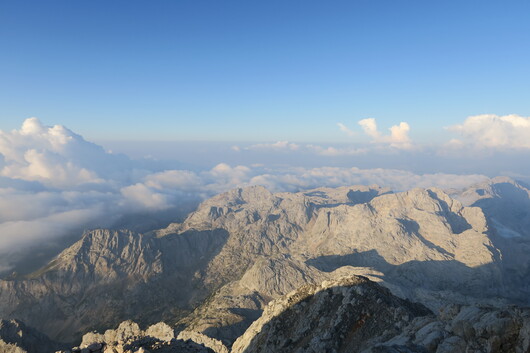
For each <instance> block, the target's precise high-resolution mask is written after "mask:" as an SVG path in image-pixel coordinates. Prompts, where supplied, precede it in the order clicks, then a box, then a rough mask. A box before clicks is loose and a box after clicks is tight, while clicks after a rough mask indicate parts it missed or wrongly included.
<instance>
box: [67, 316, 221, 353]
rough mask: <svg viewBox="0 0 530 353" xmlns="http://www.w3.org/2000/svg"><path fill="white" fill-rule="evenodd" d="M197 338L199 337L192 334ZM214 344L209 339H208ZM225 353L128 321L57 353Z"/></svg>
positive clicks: (161, 328)
mask: <svg viewBox="0 0 530 353" xmlns="http://www.w3.org/2000/svg"><path fill="white" fill-rule="evenodd" d="M194 337H195V338H200V334H196V335H194ZM210 340H211V341H214V340H213V339H210ZM125 352H137V353H146V352H160V353H169V352H172V353H227V352H217V351H213V350H211V349H210V348H208V347H207V346H205V345H204V344H202V343H198V342H195V341H193V340H191V339H190V338H185V339H181V338H179V339H175V332H174V330H173V329H172V328H171V327H169V326H168V325H167V324H165V323H163V322H159V323H157V324H155V325H151V326H149V327H148V328H147V329H146V330H145V331H143V330H141V329H140V326H139V325H138V324H137V323H136V322H134V321H131V320H127V321H124V322H122V323H121V324H120V325H119V326H118V328H116V329H115V330H107V331H105V333H104V334H103V333H97V332H90V333H87V334H85V335H84V336H83V340H82V343H81V345H80V346H79V347H73V348H72V349H69V350H64V351H60V352H59V353H125Z"/></svg>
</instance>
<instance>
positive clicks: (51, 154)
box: [0, 118, 485, 269]
mask: <svg viewBox="0 0 530 353" xmlns="http://www.w3.org/2000/svg"><path fill="white" fill-rule="evenodd" d="M365 126H367V129H368V130H367V131H369V132H370V133H371V134H373V136H376V137H377V138H376V139H377V140H380V139H383V140H385V141H387V142H388V141H392V143H401V144H405V143H406V142H407V141H408V139H407V138H406V132H407V131H408V130H406V131H405V129H403V128H399V127H398V128H397V130H396V131H394V130H392V134H391V136H390V137H388V138H385V137H384V136H380V135H379V133H378V132H377V127H376V126H375V121H373V124H372V123H370V122H369V121H368V122H367V123H365ZM254 148H256V149H260V148H262V149H263V148H265V149H277V150H285V151H294V150H299V149H302V148H303V149H304V151H305V152H307V151H308V150H311V151H313V152H314V153H317V154H321V155H328V156H333V155H356V154H363V153H365V152H366V150H364V149H356V148H349V147H321V146H314V145H306V146H299V145H296V144H293V143H289V142H286V141H280V142H276V143H273V144H268V145H267V144H261V145H254ZM299 152H300V151H299ZM484 178H485V177H484V176H481V175H464V176H460V175H450V174H424V175H417V174H414V173H411V172H406V171H401V170H389V169H358V168H330V167H322V168H294V167H287V166H284V167H274V168H271V167H268V166H267V165H263V164H251V163H249V164H248V165H237V164H232V165H230V164H227V163H219V164H217V165H215V166H214V167H213V168H211V169H206V170H202V171H191V170H175V169H169V170H164V169H160V167H159V166H158V165H156V163H151V164H149V163H143V162H141V161H140V162H138V161H133V160H131V159H129V158H128V157H126V156H123V155H115V154H112V153H109V152H106V151H105V150H104V149H103V148H102V147H100V146H98V145H96V144H93V143H91V142H88V141H86V140H84V139H83V137H81V136H79V135H77V134H75V133H74V132H72V131H70V130H68V129H67V128H65V127H63V126H60V125H55V126H51V127H50V126H45V125H43V124H42V123H41V122H40V121H39V120H38V119H35V118H31V119H28V120H26V121H25V122H24V123H23V125H22V127H21V128H20V129H19V130H13V131H11V132H3V131H1V130H0V269H6V268H8V267H9V265H10V264H9V263H7V262H6V261H5V260H4V259H5V258H7V257H6V256H4V254H10V253H12V252H13V251H15V250H16V249H20V248H24V247H26V246H29V245H32V246H35V245H36V246H41V245H42V246H44V245H45V244H47V243H48V242H52V241H54V240H55V239H58V238H60V237H63V236H65V235H67V234H80V231H81V230H82V229H84V228H94V227H108V226H113V225H115V224H116V222H119V221H120V220H121V219H123V218H124V217H129V216H131V215H138V214H144V215H145V214H150V215H158V214H159V213H164V212H169V211H171V210H173V209H177V208H178V207H181V206H182V205H186V204H188V205H189V204H193V205H196V204H197V203H198V202H200V201H201V200H204V199H206V198H208V197H211V196H213V195H215V194H217V193H220V192H223V191H227V190H229V189H231V188H234V187H239V186H247V185H256V184H261V185H265V186H267V187H269V188H270V189H271V190H272V191H297V190H303V189H307V188H315V187H320V186H330V187H333V186H342V185H352V184H374V183H375V184H380V185H381V186H388V187H391V188H393V189H395V190H405V189H408V188H410V187H414V186H425V187H427V186H439V187H461V186H464V185H468V184H472V183H475V182H477V181H481V180H483V179H484Z"/></svg>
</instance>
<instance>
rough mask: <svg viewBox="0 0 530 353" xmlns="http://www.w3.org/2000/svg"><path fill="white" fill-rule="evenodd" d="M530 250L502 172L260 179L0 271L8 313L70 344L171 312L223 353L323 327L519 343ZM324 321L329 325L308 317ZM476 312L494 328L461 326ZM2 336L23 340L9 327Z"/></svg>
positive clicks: (514, 192)
mask: <svg viewBox="0 0 530 353" xmlns="http://www.w3.org/2000/svg"><path fill="white" fill-rule="evenodd" d="M529 250H530V189H529V188H528V187H527V186H526V185H524V184H522V183H519V182H516V181H514V180H512V179H509V178H505V177H500V178H494V179H491V180H489V181H487V182H484V183H481V184H478V185H473V186H471V187H469V188H466V189H464V190H441V189H436V188H429V189H420V188H417V189H412V190H408V191H405V192H397V193H394V192H392V191H391V190H389V189H386V188H381V187H378V186H375V185H372V186H352V187H340V188H335V189H332V188H319V189H314V190H305V191H300V192H295V193H289V192H283V193H271V192H269V191H268V190H267V189H265V188H264V187H261V186H250V187H245V188H238V189H234V190H231V191H228V192H226V193H223V194H220V195H217V196H215V197H213V198H211V199H208V200H206V201H204V202H203V203H202V204H201V205H200V206H199V207H198V208H197V209H196V210H195V211H194V212H192V213H190V214H189V215H188V217H187V218H186V219H185V220H184V221H182V222H179V223H172V224H169V225H168V226H167V227H166V228H163V229H157V230H152V231H149V232H145V233H139V232H135V231H132V230H125V229H121V230H111V229H95V230H90V231H86V232H85V233H84V234H83V235H82V236H81V238H80V239H79V240H78V241H77V242H75V243H74V244H73V245H72V246H70V247H68V248H66V249H65V250H63V251H62V252H61V253H60V254H58V255H57V256H56V257H54V258H53V259H52V260H51V261H50V262H49V263H48V264H47V265H46V266H44V267H43V268H41V269H39V270H38V271H36V272H33V273H29V274H26V275H19V276H16V277H10V278H6V279H4V280H1V281H0V317H2V318H4V319H10V320H15V319H16V320H20V321H22V322H24V323H25V324H26V325H28V326H31V327H33V328H35V329H36V330H38V331H40V332H42V333H44V334H46V335H47V336H48V337H50V339H51V340H50V342H63V343H65V344H70V345H71V346H73V345H75V344H78V343H79V342H80V340H81V337H82V336H83V334H86V333H88V332H93V331H97V332H104V330H108V329H113V328H115V327H118V325H119V324H120V323H121V322H123V321H126V320H133V321H135V322H137V323H138V324H139V325H140V327H148V326H149V325H153V324H156V323H158V322H161V321H163V322H165V323H166V324H168V325H169V326H170V327H172V328H173V329H175V338H177V337H180V338H181V339H184V338H186V339H193V338H195V341H197V340H198V341H201V342H200V343H203V344H206V345H208V346H209V347H210V349H212V350H214V351H216V352H220V351H222V350H223V349H224V350H226V352H228V350H229V349H233V351H234V352H247V353H248V352H281V351H285V352H289V351H294V350H292V349H294V348H293V347H298V348H297V349H300V352H302V351H303V352H306V351H307V352H309V351H311V350H308V349H309V348H307V347H317V346H318V345H317V343H318V342H316V341H315V343H314V344H309V342H310V339H309V338H307V339H306V340H304V339H302V337H327V336H326V335H328V336H329V335H330V336H329V337H330V338H328V339H327V340H326V339H324V340H323V341H319V342H320V343H318V344H320V346H318V347H321V350H313V351H326V350H328V351H330V352H331V351H333V349H335V351H337V352H342V351H348V352H349V351H359V352H360V351H363V350H367V349H375V350H373V352H376V351H378V350H377V349H380V350H379V351H381V352H383V351H385V352H386V351H389V352H390V350H384V349H402V350H396V352H405V351H406V350H405V349H408V350H409V351H417V352H420V351H422V350H424V351H433V352H436V351H437V349H438V350H439V351H440V352H443V349H445V351H447V352H450V351H451V349H454V350H453V351H459V349H460V348H461V347H464V348H462V349H465V348H466V347H468V348H469V347H472V346H473V345H474V346H473V347H475V346H476V347H479V348H480V347H482V348H480V349H486V348H487V349H489V350H490V351H495V350H494V349H501V350H500V351H510V350H506V349H508V348H507V347H508V346H509V347H510V348H509V349H511V350H513V351H514V352H515V351H521V352H523V351H526V350H524V349H528V345H529V344H528V342H527V341H524V339H525V338H524V337H527V336H528V335H530V333H529V332H530V324H529V322H528V320H527V315H528V313H527V312H526V311H525V310H526V309H524V308H525V307H526V306H528V304H529V299H528V298H530V296H529V294H530V258H529V257H528V255H527V254H528V253H529ZM359 288H362V289H359ZM323 292H325V293H327V294H326V295H323V294H320V293H323ZM302 293H304V294H302ZM363 293H364V294H363ZM366 293H372V294H370V295H369V298H368V297H366ZM363 296H364V297H366V298H364V297H363ZM302 297H303V298H302ZM293 298H298V299H296V300H295V299H293ZM301 298H302V299H301ZM308 298H309V299H308ZM321 298H322V299H321ZM345 298H348V299H345ZM304 303H305V304H304ZM326 303H327V304H326ZM341 303H342V304H341ZM381 303H384V305H382V304H381ZM300 305H301V306H302V307H303V308H302V309H300V308H301V307H300ZM359 305H362V307H364V308H367V309H366V310H368V308H369V309H370V310H371V311H370V310H368V311H367V312H363V310H361V309H360V308H361V307H360V306H359ZM297 308H298V309H297ZM510 308H511V309H510ZM514 308H517V309H514ZM324 309H326V310H328V311H329V313H326V312H325V310H324ZM343 311H344V312H347V313H348V314H344V315H345V316H344V317H341V318H340V320H339V319H337V318H336V317H335V319H333V320H335V321H333V320H332V321H329V320H331V319H332V318H333V317H334V316H333V315H338V314H337V313H339V312H343ZM287 312H288V313H289V314H284V313H287ZM447 312H452V314H451V315H449V314H447ZM396 313H399V315H398V314H396ZM443 313H446V314H443ZM330 315H331V316H330ZM363 315H364V316H363ZM366 315H368V316H366ZM444 315H445V316H444ZM459 315H460V317H459ZM466 315H467V316H466ZM473 315H474V316H473ZM477 315H478V316H477ZM484 315H486V316H485V317H486V319H483V318H482V317H483V316H484ZM503 315H504V316H503ZM328 316H329V317H328ZM318 317H322V318H323V320H324V321H325V322H324V321H323V323H322V324H318V325H316V326H314V327H313V326H311V325H309V324H308V323H309V322H313V321H315V320H316V321H318V320H317V319H318ZM363 317H365V318H364V319H363ZM503 317H504V318H508V319H507V320H504V319H502V318H503ZM324 318H326V319H324ZM369 318H378V319H377V320H376V321H375V322H372V321H373V320H372V321H370V319H369ZM457 318H458V320H460V321H458V320H457V321H458V322H465V323H467V324H456V323H455V322H454V320H455V319H457ZM477 318H478V319H477ZM474 319H477V320H479V322H483V324H484V325H485V326H484V327H486V326H487V327H486V328H484V329H483V331H480V327H478V326H477V327H478V328H473V332H471V330H467V331H469V332H467V331H466V330H464V329H461V328H460V327H459V326H458V325H464V326H466V325H472V324H471V322H473V320H474ZM308 320H309V321H308ZM326 320H328V321H326ZM344 320H346V321H344ZM422 320H423V321H422ZM480 320H482V321H480ZM20 321H16V322H17V323H18V322H20ZM6 322H7V321H6ZM508 323H513V325H512V326H513V327H512V326H509V325H508ZM304 325H305V326H304ZM307 325H309V326H307ZM343 325H345V327H347V328H348V330H350V331H348V332H342V331H341V329H340V327H342V326H343ZM429 325H430V326H429ZM455 325H456V326H458V327H456V326H455ZM488 325H490V326H491V325H493V326H495V325H501V326H500V327H501V328H502V331H503V332H511V333H510V335H509V337H508V336H505V335H506V334H505V333H502V334H501V333H496V334H495V335H493V336H495V337H497V339H496V341H495V342H493V341H491V342H490V341H488V339H489V338H488V339H485V341H484V339H483V337H482V336H480V334H479V332H489V331H487V330H490V331H491V330H494V329H493V328H492V327H490V326H488ZM506 325H508V326H506ZM258 326H259V327H260V328H259V329H257V328H256V327H258ZM427 326H429V327H430V328H431V329H430V331H428V330H427V331H428V332H424V334H426V335H427V336H428V335H432V337H431V338H433V337H434V338H436V337H437V338H436V339H434V338H433V339H431V340H428V339H425V340H419V339H416V338H417V337H416V336H418V335H416V334H417V333H418V332H419V331H421V330H422V329H424V328H425V327H427ZM453 326H455V327H456V328H455V327H453ZM278 327H280V328H281V327H283V329H282V330H284V331H285V330H287V331H285V332H289V334H288V335H287V334H285V335H284V336H285V337H284V336H281V335H278V332H279V331H278V330H279V329H278ZM286 327H288V328H289V329H286ZM304 327H305V328H304ZM466 327H467V326H466ZM506 327H511V330H512V331H510V330H508V329H506ZM302 328H304V329H302ZM291 329H292V330H291ZM296 330H298V331H296ZM300 330H302V331H303V332H306V334H305V335H306V336H303V335H302V333H303V332H302V331H300ZM304 330H305V331H304ZM352 330H353V331H352ZM424 330H425V329H424ZM484 330H486V331H484ZM525 330H526V331H525ZM282 332H283V331H282ZM301 332H302V333H301ZM350 332H353V333H351V335H350ZM492 332H493V331H492ZM39 335H40V334H39ZM301 335H302V336H301ZM334 335H338V336H334ZM341 335H342V336H344V337H342V338H340V337H341ZM525 335H526V336H525ZM280 336H281V337H280ZM493 336H491V337H493ZM39 337H40V336H39ZM271 337H276V341H275V340H273V339H272V338H271ZM336 337H339V338H340V339H339V338H336ZM414 337H416V338H414ZM451 337H458V339H457V338H454V339H452V338H451ZM481 337H482V338H481ZM0 338H1V339H3V341H1V342H7V343H6V344H10V345H12V346H13V347H14V346H16V345H17V343H16V342H15V343H13V342H14V341H13V342H10V341H9V340H8V339H7V336H5V337H4V336H2V334H1V330H0ZM451 339H452V341H451ZM481 339H482V341H481ZM52 340H53V341H52ZM289 340H291V341H289ZM392 340H394V341H392ZM448 340H449V341H448ZM85 341H86V342H85ZM295 341H296V342H295ZM83 342H85V343H87V345H88V343H97V342H88V341H87V340H85V339H83ZM211 342H216V343H215V344H212V343H211ZM326 342H328V343H326ZM332 342H334V343H333V344H336V345H338V346H333V344H332ZM354 342H361V343H359V344H357V343H354ZM389 342H390V343H389ZM525 342H526V343H525ZM100 343H101V342H100ZM103 343H104V342H103ZM103 343H102V344H103ZM107 344H109V347H110V343H108V342H107ZM503 345H504V346H503ZM58 346H60V344H58ZM376 346H377V347H380V348H377V349H376V348H374V347H376ZM393 346H395V347H398V348H392V347H393ZM17 347H19V348H20V349H26V351H28V352H31V351H38V350H35V348H24V347H23V346H22V345H21V344H18V346H17ZM31 347H33V346H31ZM42 347H44V344H43V346H42ZM46 347H49V345H48V346H46ZM102 347H103V346H101V347H100V349H103V348H102ZM220 347H221V348H220ZM281 347H283V348H281ZM304 347H306V348H304ZM370 347H371V348H370ZM384 347H387V348H384ZM399 347H401V348H399ZM440 347H441V348H440ZM443 347H445V348H443ZM451 347H453V348H451ZM455 347H456V348H455ZM458 347H460V348H458ZM502 347H504V349H505V350H503V348H502ZM525 347H527V348H525ZM166 348H167V347H166ZM479 348H477V349H479ZM46 349H48V348H46ZM46 349H44V348H42V351H43V352H44V351H46ZM113 349H114V348H113ZM151 349H153V348H151ZM160 349H162V348H160ZM175 349H176V348H175ZM179 349H181V348H179ZM304 349H305V350H304ZM5 351H6V352H7V351H8V350H5ZM479 351H480V350H479ZM0 352H1V349H0Z"/></svg>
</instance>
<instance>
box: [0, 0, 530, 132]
mask: <svg viewBox="0 0 530 353" xmlns="http://www.w3.org/2000/svg"><path fill="white" fill-rule="evenodd" d="M483 113H492V114H499V115H501V114H510V113H514V114H519V115H523V116H529V115H530V2H529V1H491V2H490V1H441V0H439V1H396V0H389V1H377V0H366V1H354V0H350V1H308V0H304V1H288V0H281V1H275V0H267V1H248V0H245V1H218V0H216V1H202V0H188V1H177V0H171V1H169V0H157V1H147V0H145V1H133V0H127V1H109V0H104V1H99V0H97V1H95V0H90V1H88V0H86V1H80V0H76V1H72V0H67V1H58V0H47V1H42V0H36V1H25V0H2V1H0V129H2V130H10V129H13V128H18V127H19V126H20V124H21V123H22V121H23V119H25V118H27V117H30V116H37V117H39V118H40V119H41V120H42V121H43V123H45V124H47V125H53V124H62V125H66V126H67V127H69V128H71V129H72V130H74V131H76V132H78V133H81V134H82V135H83V136H85V137H86V138H89V139H116V140H128V139H130V140H137V139H146V140H157V139H161V140H209V141H227V140H235V141H238V140H239V141H241V140H247V141H248V140H271V141H273V140H292V141H346V140H348V137H347V136H345V135H344V134H341V132H340V131H339V130H338V128H337V126H336V123H337V122H342V123H345V124H346V125H348V126H350V127H351V128H357V129H358V127H357V124H356V122H357V121H358V120H360V119H363V118H367V117H373V118H376V119H377V122H378V124H379V125H380V127H381V129H384V130H386V128H388V127H390V126H391V125H394V124H396V123H399V122H400V121H407V122H408V123H409V124H410V126H411V137H413V138H414V139H415V140H420V141H421V140H424V141H428V140H430V139H435V138H436V137H435V136H434V135H435V134H436V133H439V131H440V129H441V128H442V127H444V126H447V125H450V124H455V123H458V122H461V121H462V120H464V119H465V118H466V117H467V116H469V115H475V114H483Z"/></svg>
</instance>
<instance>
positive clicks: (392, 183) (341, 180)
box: [250, 167, 487, 191]
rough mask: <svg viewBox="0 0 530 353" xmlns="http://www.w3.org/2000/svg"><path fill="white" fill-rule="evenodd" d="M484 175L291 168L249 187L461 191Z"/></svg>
mask: <svg viewBox="0 0 530 353" xmlns="http://www.w3.org/2000/svg"><path fill="white" fill-rule="evenodd" d="M486 179H487V177H486V176H484V175H478V174H474V175H456V174H444V173H436V174H415V173H412V172H408V171H404V170H398V169H382V168H376V169H360V168H338V167H321V168H310V169H307V168H292V169H288V170H274V171H270V172H269V173H266V174H260V175H256V176H255V177H253V178H252V179H251V180H250V184H261V185H264V186H266V187H268V188H269V189H271V190H275V191H298V190H303V189H310V188H317V187H321V186H327V187H338V186H348V185H359V184H362V185H371V184H377V185H379V186H383V187H389V188H391V189H393V190H395V191H402V190H408V189H411V188H414V187H433V186H435V187H440V188H462V187H465V186H468V185H471V184H475V183H478V182H481V181H484V180H486Z"/></svg>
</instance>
